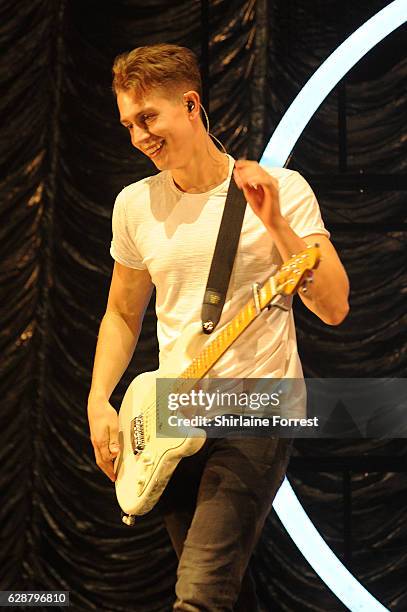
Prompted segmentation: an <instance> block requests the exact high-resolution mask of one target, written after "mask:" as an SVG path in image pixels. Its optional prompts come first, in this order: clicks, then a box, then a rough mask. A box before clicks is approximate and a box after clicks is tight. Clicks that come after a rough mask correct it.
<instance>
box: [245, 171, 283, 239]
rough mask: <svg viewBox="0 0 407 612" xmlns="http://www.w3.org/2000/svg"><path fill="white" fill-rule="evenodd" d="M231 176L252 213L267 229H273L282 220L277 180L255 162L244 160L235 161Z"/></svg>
mask: <svg viewBox="0 0 407 612" xmlns="http://www.w3.org/2000/svg"><path fill="white" fill-rule="evenodd" d="M233 176H234V178H235V181H236V185H237V186H238V187H239V189H241V190H242V191H243V193H244V196H245V198H246V200H247V201H248V202H249V204H250V206H251V207H252V209H253V212H254V213H255V214H256V215H257V216H258V217H259V219H261V221H262V222H263V224H264V225H265V226H266V228H267V229H269V230H272V229H274V228H275V227H276V225H278V224H279V222H280V221H281V219H282V215H281V211H280V203H279V195H278V181H277V179H275V178H274V177H272V176H271V175H270V174H269V173H268V172H266V171H265V170H263V168H262V167H261V166H260V165H259V164H258V163H257V162H256V161H248V160H246V159H239V160H237V161H236V163H235V169H234V171H233Z"/></svg>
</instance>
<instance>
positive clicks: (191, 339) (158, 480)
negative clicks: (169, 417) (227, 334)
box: [114, 324, 209, 515]
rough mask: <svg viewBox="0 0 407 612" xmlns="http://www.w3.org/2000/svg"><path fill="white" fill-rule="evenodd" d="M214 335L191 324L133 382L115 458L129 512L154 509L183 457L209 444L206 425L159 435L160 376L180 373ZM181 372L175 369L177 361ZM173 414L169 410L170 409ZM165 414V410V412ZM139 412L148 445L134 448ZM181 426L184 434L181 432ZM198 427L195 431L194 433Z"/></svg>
mask: <svg viewBox="0 0 407 612" xmlns="http://www.w3.org/2000/svg"><path fill="white" fill-rule="evenodd" d="M208 341H209V336H207V335H205V334H203V333H202V328H201V325H200V324H193V325H191V326H190V327H188V328H187V329H186V330H185V331H184V333H183V334H182V335H181V336H180V338H179V339H178V340H177V342H176V343H175V345H174V348H173V350H172V351H171V355H170V358H169V359H167V361H166V363H165V364H163V365H162V366H161V367H160V369H158V370H156V371H154V372H145V373H144V374H140V375H139V376H137V377H136V378H135V379H134V380H133V382H132V383H131V384H130V385H129V387H128V389H127V391H126V394H125V396H124V398H123V401H122V404H121V407H120V412H119V441H120V453H119V455H118V457H117V458H116V460H115V464H114V469H115V472H116V481H115V486H116V495H117V499H118V502H119V505H120V507H121V508H122V510H123V511H124V512H125V513H126V514H130V515H134V514H136V515H140V514H145V513H146V512H149V511H150V510H151V508H153V506H154V505H155V504H156V502H157V501H158V499H159V498H160V496H161V494H162V492H163V490H164V488H165V486H166V485H167V482H168V480H169V479H170V477H171V475H172V473H173V471H174V470H175V468H176V466H177V465H178V463H179V461H180V460H181V459H182V457H187V456H189V455H193V454H194V453H196V452H197V451H198V450H199V449H200V448H201V447H202V446H203V444H204V442H205V439H206V434H205V431H204V430H203V429H200V430H197V429H196V428H190V429H189V430H178V431H177V430H176V428H175V427H174V428H171V429H172V431H173V432H174V433H173V434H172V437H171V438H163V437H157V436H156V416H157V415H156V409H155V403H156V379H157V378H173V379H176V378H177V377H178V376H179V373H180V372H182V371H183V370H184V369H186V368H187V367H188V365H189V364H190V363H191V361H192V359H193V357H194V356H195V355H197V354H198V353H199V352H200V350H202V348H203V347H204V345H205V343H206V342H208ZM175 364H176V365H177V369H178V368H179V369H178V372H174V365H175ZM168 414H170V413H168ZM164 416H165V415H164ZM135 417H141V419H142V437H143V438H144V439H143V440H142V443H143V444H144V448H143V449H142V450H141V452H139V453H136V454H134V450H133V445H132V436H133V427H132V424H131V423H132V421H133V419H134V418H135ZM178 432H179V437H176V435H177V433H178ZM192 433H193V435H191V434H192Z"/></svg>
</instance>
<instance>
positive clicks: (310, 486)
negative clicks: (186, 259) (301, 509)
mask: <svg viewBox="0 0 407 612" xmlns="http://www.w3.org/2000/svg"><path fill="white" fill-rule="evenodd" d="M387 4H389V2H388V1H386V0H359V1H358V2H350V1H348V0H346V1H342V2H337V0H325V1H322V0H318V1H312V2H311V1H307V0H257V1H255V0H232V1H230V0H212V1H211V2H208V3H205V2H200V1H198V0H176V1H175V0H174V1H170V0H167V1H165V0H161V1H160V0H146V1H143V2H141V1H139V0H20V1H19V2H15V0H1V1H0V45H1V64H0V84H1V91H2V95H1V98H0V113H1V119H2V137H1V144H0V166H1V175H0V178H1V183H0V197H1V213H0V214H1V222H0V249H1V256H0V283H1V306H0V318H1V327H0V341H1V353H0V354H1V357H0V359H1V361H2V367H1V372H2V376H1V381H0V385H1V398H2V400H1V404H2V408H1V444H0V458H1V466H2V468H1V474H0V483H1V491H2V497H1V500H2V503H1V506H0V516H1V536H2V537H1V547H0V568H1V569H0V572H1V582H0V589H3V590H4V589H17V588H22V589H32V588H36V589H61V590H70V591H71V599H72V606H73V608H72V609H74V610H78V611H79V610H109V611H114V612H120V611H128V610H137V611H140V612H142V611H144V612H154V611H156V612H161V611H165V610H169V609H170V607H171V601H172V599H173V595H172V593H173V586H174V580H175V569H176V559H175V555H174V553H173V551H172V549H171V546H170V543H169V539H168V537H167V534H166V532H165V530H164V528H163V526H162V524H161V521H160V519H159V517H158V515H157V514H156V513H155V512H154V510H153V511H152V512H151V513H150V514H148V515H146V516H145V517H143V518H140V519H139V521H138V523H137V525H136V526H135V527H134V528H133V529H130V528H128V527H126V526H124V525H122V524H121V522H120V513H119V511H118V507H117V504H116V502H115V495H114V487H113V485H112V484H111V483H110V482H109V481H108V480H107V479H106V477H104V476H103V475H102V473H101V472H99V470H98V469H97V468H96V466H95V464H94V458H93V452H92V448H91V445H90V442H89V438H88V425H87V418H86V401H87V393H88V390H89V385H90V377H91V368H92V363H93V354H94V349H95V344H96V337H97V331H98V325H99V322H100V319H101V317H102V315H103V312H104V308H105V304H106V298H107V290H108V286H109V281H110V274H111V270H112V260H111V259H110V256H109V245H110V238H111V225H110V222H111V213H112V206H113V202H114V198H115V195H116V194H117V193H118V191H119V190H120V189H121V188H122V187H123V186H124V185H126V184H128V183H130V182H133V181H136V180H138V179H139V178H141V177H143V176H145V175H146V174H148V173H150V172H152V171H153V167H152V166H151V165H149V163H148V161H146V160H145V159H143V158H142V157H140V156H139V155H138V154H137V153H136V152H135V151H134V150H132V148H131V146H130V144H129V141H128V136H127V133H126V132H125V131H124V130H123V128H122V127H120V125H119V123H118V118H117V112H116V109H115V101H114V98H113V96H112V94H111V91H110V86H111V64H112V60H113V58H114V56H115V55H117V54H118V53H119V52H122V51H124V50H128V49H130V48H132V47H135V46H139V45H143V44H149V43H155V42H172V43H178V44H182V45H186V46H189V47H191V48H193V49H194V50H195V51H196V52H197V53H198V55H199V57H200V58H201V60H202V70H203V74H204V80H205V84H206V86H207V95H206V101H207V102H208V105H209V113H210V118H211V123H212V126H213V131H214V133H215V134H216V135H217V136H218V137H219V138H221V139H222V140H223V142H224V143H225V145H226V146H227V148H228V150H229V151H230V152H231V153H232V154H233V155H234V156H243V157H247V156H249V157H251V158H255V159H256V158H257V159H258V158H259V157H260V155H261V152H262V150H263V148H264V146H265V144H266V142H267V141H268V139H269V137H270V135H271V133H272V132H273V130H274V129H275V127H276V125H277V124H278V122H279V120H280V118H281V117H282V115H283V114H284V112H285V110H286V109H287V107H288V105H289V104H290V102H291V101H292V100H293V98H294V97H295V95H296V94H297V93H298V91H299V90H300V89H301V87H302V86H303V85H304V84H305V82H306V81H307V79H308V78H309V77H310V76H311V75H312V74H313V72H314V71H315V70H316V68H317V67H318V66H319V65H320V64H321V62H322V61H323V60H324V59H325V58H326V57H327V56H328V55H329V54H330V53H331V52H332V51H333V50H334V49H335V48H336V46H337V45H338V44H339V43H340V42H341V41H342V40H343V39H344V38H345V37H346V36H347V35H348V34H349V33H351V32H352V31H353V30H354V29H355V28H356V27H357V26H359V25H361V24H362V23H363V22H364V21H366V19H367V18H368V17H370V16H371V15H373V14H374V13H376V12H377V11H378V10H379V9H380V8H382V7H383V6H385V5H387ZM405 34H406V30H405V28H404V29H399V30H398V31H397V32H394V33H393V34H392V35H391V36H389V37H388V38H387V39H386V40H384V41H383V42H382V43H380V44H379V45H378V47H377V48H376V49H375V50H374V51H372V52H371V53H369V55H368V56H367V57H366V58H365V59H363V60H362V61H361V62H360V64H359V65H358V66H357V67H356V68H355V69H353V70H352V71H351V73H350V74H349V75H348V76H347V77H346V79H344V81H343V82H342V83H341V84H340V85H339V86H338V87H337V88H336V89H335V90H334V91H333V92H332V94H331V95H330V96H329V97H328V99H327V100H326V101H325V102H324V103H323V104H322V106H321V108H320V109H319V111H318V113H317V114H316V115H315V117H314V118H313V120H312V121H311V122H310V124H309V126H308V127H307V129H306V130H305V132H304V134H303V135H302V137H301V139H300V142H299V143H298V145H297V146H296V148H295V151H294V155H293V157H292V159H291V161H290V166H289V167H290V168H293V169H296V170H299V171H300V172H302V173H303V174H304V175H305V176H306V178H307V179H308V180H309V181H310V183H311V184H312V186H313V187H314V190H315V192H316V193H317V196H318V198H319V201H320V204H321V208H322V212H323V215H324V218H325V222H326V225H327V226H328V228H329V229H330V230H331V232H332V240H333V242H334V244H335V246H336V247H337V249H338V251H339V253H340V255H341V258H342V260H343V262H344V264H345V266H346V268H347V270H348V273H349V276H350V280H351V286H352V293H351V313H350V315H349V317H348V318H347V320H346V321H345V322H344V323H343V324H342V325H340V326H339V327H329V326H326V325H324V324H323V323H322V322H321V321H320V320H318V319H317V318H316V317H315V316H314V315H313V314H311V313H310V312H306V311H305V309H304V308H301V306H300V305H297V306H296V320H297V330H298V339H299V344H300V350H301V355H302V358H303V363H304V369H305V373H306V374H307V375H308V376H318V377H325V376H330V377H347V376H349V377H354V376H357V377H405V376H406V375H407V368H406V364H407V332H406V329H407V326H406V323H407V315H406V292H407V259H406V246H407V235H406V216H407V215H406V211H407V208H406V186H407V181H406V173H405V171H406V132H405V123H406V116H407V112H406V110H407V108H406V106H407V105H406V87H405V84H406V82H407V60H406V57H405V54H404V50H405V46H406V45H405V42H406V38H405ZM156 349H157V346H156V338H155V318H154V305H153V304H151V305H150V308H149V309H148V312H147V314H146V318H145V322H144V327H143V332H142V336H141V339H140V342H139V346H138V349H137V353H136V355H135V357H134V360H133V362H132V365H131V368H130V370H129V372H128V373H127V374H126V376H125V378H124V380H123V383H122V384H121V385H120V386H119V388H118V389H117V390H116V393H115V394H114V398H113V403H114V405H115V406H116V407H119V405H120V398H121V396H122V393H123V390H124V389H125V386H126V384H128V382H129V381H130V380H131V378H132V377H133V376H134V375H135V374H136V373H138V372H140V371H143V370H146V369H153V368H155V367H156V363H157V356H156ZM405 457H406V444H405V442H404V441H403V440H398V439H392V440H388V439H387V440H385V439H381V440H374V439H371V440H336V441H330V440H325V441H316V440H307V441H305V440H303V441H301V440H298V441H297V442H296V447H295V457H294V459H293V462H292V465H291V467H290V471H289V475H290V478H291V481H292V483H293V485H294V487H295V490H296V492H297V494H298V495H299V497H300V499H301V501H302V502H303V504H304V506H305V508H306V509H307V511H308V512H309V514H310V516H311V517H312V519H313V520H314V521H315V523H316V525H317V526H318V528H319V529H320V531H321V533H322V534H323V536H324V537H325V538H326V540H327V541H328V543H329V544H330V545H331V546H332V548H333V549H334V550H335V552H336V553H337V554H338V555H339V556H340V558H342V559H344V560H345V561H346V563H347V565H348V567H349V568H350V569H351V570H352V571H353V572H354V573H355V575H356V576H357V577H358V578H359V579H360V580H361V581H362V582H363V584H364V585H365V586H366V587H367V588H368V589H370V590H371V591H372V593H374V594H375V595H376V596H377V597H378V598H380V600H381V601H382V602H383V603H384V604H385V605H386V606H388V607H389V608H390V609H391V610H398V611H402V610H406V609H407V592H406V584H407V583H406V580H405V576H406V568H407V559H406V544H407V527H406V520H405V510H404V507H403V499H404V494H405V493H404V489H405V488H406V484H407V479H406V476H405V473H404V471H403V470H404V466H405ZM375 458H376V459H377V461H376V463H373V464H369V461H368V460H370V459H375ZM332 459H334V460H335V461H336V462H337V463H338V464H339V468H332V469H330V468H329V460H332ZM359 459H360V460H361V459H364V460H365V462H364V463H363V462H362V463H360V462H359V463H358V460H359ZM310 460H313V464H312V466H311V467H310V468H309V469H306V466H307V465H309V461H310ZM346 460H348V463H347V464H346ZM307 461H308V463H307ZM341 461H342V462H344V463H343V464H342V463H341ZM327 462H328V463H327ZM345 464H346V465H347V467H343V465H345ZM369 465H370V467H369ZM372 465H373V467H372ZM301 466H303V469H301ZM341 466H342V467H341ZM361 466H362V467H361ZM363 466H365V467H363ZM366 466H367V467H366ZM253 563H254V568H255V571H256V577H257V584H258V590H259V595H260V597H261V601H262V605H263V608H264V610H266V611H269V610H286V611H297V610H314V611H320V612H322V611H326V610H342V609H343V606H342V604H340V603H339V602H338V600H337V599H336V598H335V597H334V596H333V595H332V594H331V593H330V591H328V589H327V588H326V587H325V586H324V584H323V583H322V582H321V580H320V579H319V578H318V577H317V576H316V575H315V573H314V571H313V570H312V569H311V568H310V567H309V566H308V564H307V563H306V562H305V561H304V559H303V558H302V556H301V554H300V553H299V552H298V550H296V548H295V546H294V544H293V543H292V542H291V541H290V539H289V538H288V536H287V535H286V533H285V532H284V529H283V528H282V526H281V524H280V523H279V522H278V520H277V518H276V516H275V515H274V514H273V513H271V515H270V517H269V520H268V522H267V524H266V527H265V530H264V534H263V537H262V539H261V541H260V543H259V546H258V549H257V551H256V554H255V557H254V560H253ZM248 612H249V611H248Z"/></svg>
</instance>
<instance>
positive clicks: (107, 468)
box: [93, 446, 116, 482]
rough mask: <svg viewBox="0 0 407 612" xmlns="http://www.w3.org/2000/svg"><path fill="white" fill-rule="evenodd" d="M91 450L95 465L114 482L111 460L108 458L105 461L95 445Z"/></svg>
mask: <svg viewBox="0 0 407 612" xmlns="http://www.w3.org/2000/svg"><path fill="white" fill-rule="evenodd" d="M93 450H94V451H95V459H96V465H97V466H98V467H99V468H100V469H101V470H102V472H104V473H105V474H106V476H107V477H108V478H110V480H111V481H112V482H114V481H115V480H116V475H115V473H114V470H113V462H112V460H111V459H109V461H105V460H104V459H103V457H102V454H101V452H100V450H99V449H98V447H97V446H94V447H93Z"/></svg>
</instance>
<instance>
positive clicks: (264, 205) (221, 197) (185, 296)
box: [88, 45, 349, 612]
mask: <svg viewBox="0 0 407 612" xmlns="http://www.w3.org/2000/svg"><path fill="white" fill-rule="evenodd" d="M113 72H114V81H113V87H114V91H115V93H116V97H117V104H118V109H119V112H120V121H121V123H122V124H123V125H124V127H125V128H126V129H127V130H128V131H129V135H130V138H131V142H132V144H133V146H134V147H135V148H136V149H138V150H139V151H141V152H142V153H143V154H145V155H147V156H148V157H149V158H150V159H151V160H152V161H153V162H154V164H155V165H156V167H157V169H158V170H159V171H160V172H159V174H157V175H155V176H153V177H147V178H146V179H143V180H141V181H138V182H137V183H134V184H132V185H129V186H128V187H126V188H125V189H124V190H123V191H122V192H121V193H120V194H119V196H118V197H117V200H116V203H115V207H114V211H113V241H112V246H111V254H112V256H113V258H114V259H115V264H114V270H113V275H112V281H111V287H110V292H109V298H108V304H107V309H106V313H105V315H104V317H103V320H102V324H101V327H100V332H99V339H98V345H97V350H96V356H95V365H94V372H93V380H92V386H91V390H90V394H89V402H88V415H89V423H90V431H91V440H92V444H93V447H94V451H95V457H96V462H97V465H98V466H99V467H100V468H101V469H102V470H103V471H104V472H105V474H106V475H107V476H108V477H109V478H110V479H111V480H112V481H114V480H115V475H114V472H113V463H112V461H113V459H114V458H115V457H116V455H117V452H118V419H117V413H116V411H115V409H114V408H113V407H112V406H111V404H110V403H109V398H110V396H111V394H112V392H113V390H114V388H115V386H116V385H117V383H118V382H119V380H120V378H121V376H122V374H123V372H124V371H125V369H126V368H127V366H128V363H129V361H130V359H131V357H132V355H133V352H134V349H135V346H136V343H137V340H138V337H139V333H140V329H141V323H142V319H143V315H144V311H145V309H146V307H147V304H148V302H149V299H150V296H151V293H152V290H153V286H155V287H156V312H157V319H158V323H157V334H158V340H159V346H160V362H162V361H164V360H165V359H167V358H168V356H169V355H170V352H171V348H172V346H173V344H174V342H175V340H176V339H177V338H178V337H179V335H180V334H181V333H182V331H183V329H184V328H185V327H186V326H187V325H188V324H189V323H190V322H191V321H199V320H200V312H201V305H202V299H203V292H204V289H205V285H206V281H207V277H208V272H209V268H210V263H211V260H212V255H213V250H214V245H215V242H216V238H217V233H218V229H219V224H220V219H221V215H222V212H223V205H224V202H225V198H226V193H227V187H228V183H229V180H230V177H231V174H232V172H233V175H234V178H235V180H236V183H237V185H238V187H239V188H240V189H241V190H242V191H243V193H244V196H245V198H246V200H247V202H248V203H249V206H248V207H247V210H246V213H245V218H244V222H243V227H242V232H241V237H240V242H239V247H238V252H237V255H236V260H235V264H234V268H233V272H232V276H231V281H230V285H229V290H228V294H227V298H226V303H225V307H224V310H223V313H222V317H221V320H220V322H219V324H218V328H219V329H221V328H222V326H224V325H225V324H226V323H227V322H228V321H229V320H230V318H231V317H233V316H234V314H235V313H236V312H237V311H238V310H239V308H240V307H241V306H242V305H243V304H244V303H245V302H246V301H247V299H248V297H249V296H250V291H251V289H250V287H251V284H252V283H253V282H259V283H262V282H264V281H265V280H266V279H267V278H268V277H269V276H270V275H271V274H273V273H274V272H275V271H276V270H277V269H278V267H279V266H280V265H281V263H282V262H283V261H284V260H287V259H288V258H289V257H290V256H291V255H292V254H293V253H297V252H299V251H302V250H304V249H305V248H306V247H307V245H308V244H313V243H315V242H318V243H319V244H320V247H321V251H322V257H323V259H322V263H321V264H320V266H319V268H318V270H317V271H316V272H315V275H314V282H313V285H312V289H311V290H310V291H309V292H307V294H301V299H302V300H303V302H304V303H305V304H306V306H307V307H308V308H309V309H310V310H311V311H312V312H314V313H315V314H316V315H317V316H318V317H320V318H321V319H322V320H323V321H325V322H326V323H328V324H331V325H336V324H339V323H340V322H341V321H342V320H343V319H344V317H345V316H346V314H347V312H348V291H349V287H348V280H347V277H346V273H345V271H344V269H343V267H342V265H341V263H340V261H339V258H338V256H337V254H336V252H335V249H334V247H333V246H332V244H331V242H330V241H329V233H328V232H327V230H326V229H325V228H324V225H323V222H322V219H321V216H320V212H319V207H318V204H317V201H316V199H315V196H314V194H313V193H312V191H311V189H310V187H309V186H308V184H307V183H306V181H305V180H304V179H303V178H302V177H301V176H300V175H299V174H298V173H296V172H292V171H290V170H285V169H278V168H276V169H273V170H272V171H270V172H268V171H266V170H265V169H263V168H261V167H260V166H259V164H258V163H257V162H254V161H246V160H239V161H236V163H234V160H233V159H232V158H231V157H230V156H228V155H226V154H225V153H223V152H221V151H220V150H219V149H218V148H217V147H216V146H215V145H214V143H213V141H212V140H211V138H210V135H209V134H208V132H209V127H208V126H207V129H206V128H205V126H204V124H203V122H202V120H201V115H200V108H201V105H200V99H201V98H200V96H201V81H200V75H199V69H198V65H197V61H196V58H195V56H194V54H193V53H192V52H191V51H189V50H188V49H185V48H182V47H177V46H174V45H155V46H149V47H140V48H138V49H134V50H133V51H131V52H130V53H128V54H124V55H122V56H120V57H119V58H117V59H116V61H115V64H114V68H113ZM209 374H210V376H215V377H229V378H232V377H241V378H245V377H257V378H260V377H265V378H270V377H273V378H281V377H292V378H295V377H301V376H302V370H301V364H300V361H299V358H298V353H297V346H296V339H295V329H294V322H293V316H292V313H291V311H289V312H285V311H283V310H281V309H271V310H270V311H264V312H262V313H261V315H260V316H259V317H258V318H257V319H256V320H255V321H254V322H253V323H252V325H251V326H250V328H249V329H248V330H246V332H245V333H244V334H243V335H242V336H241V337H240V338H239V339H238V340H237V341H236V342H235V343H234V345H232V347H231V348H230V349H229V351H227V353H226V354H225V355H223V356H222V357H221V358H220V360H219V361H218V362H217V364H216V365H215V366H214V368H213V369H212V370H211V371H210V373H209ZM289 450H290V442H289V441H288V440H283V439H277V438H272V437H270V438H243V439H240V438H233V437H230V438H229V437H227V438H218V439H210V440H206V441H205V444H204V446H203V447H202V449H201V450H200V451H199V452H198V453H196V454H195V455H192V456H191V457H187V458H184V459H182V460H181V461H180V463H179V465H178V466H177V468H176V470H175V472H174V473H173V476H172V478H171V480H170V482H169V483H168V485H167V487H166V489H165V491H164V493H163V495H162V497H161V498H160V501H159V502H158V508H159V510H160V512H161V513H162V515H163V518H164V521H165V524H166V527H167V529H168V532H169V535H170V537H171V540H172V542H173V545H174V548H175V550H176V553H177V555H178V557H179V566H178V574H177V576H178V579H177V585H176V602H175V604H174V610H183V611H185V612H187V611H188V612H192V611H198V610H199V611H203V610H208V611H210V612H216V611H221V610H222V611H226V610H242V611H243V610H244V611H245V612H248V611H250V612H252V611H254V610H256V606H257V604H256V597H255V591H254V586H253V583H252V579H251V575H250V570H249V568H248V562H249V559H250V556H251V554H252V552H253V549H254V546H255V544H256V542H257V540H258V538H259V536H260V533H261V529H262V527H263V524H264V521H265V519H266V517H267V514H268V513H269V511H270V508H271V504H272V501H273V498H274V496H275V494H276V492H277V490H278V487H279V486H280V484H281V482H282V479H283V477H284V473H285V470H286V466H287V462H288V457H289Z"/></svg>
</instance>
